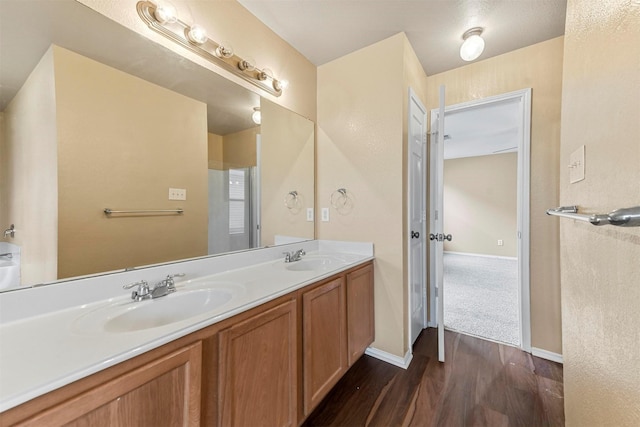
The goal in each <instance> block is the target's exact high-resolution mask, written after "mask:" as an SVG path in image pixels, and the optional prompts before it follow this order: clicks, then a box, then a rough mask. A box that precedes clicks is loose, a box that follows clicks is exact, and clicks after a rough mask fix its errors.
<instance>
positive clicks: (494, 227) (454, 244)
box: [444, 153, 518, 257]
mask: <svg viewBox="0 0 640 427" xmlns="http://www.w3.org/2000/svg"><path fill="white" fill-rule="evenodd" d="M517 169H518V154H517V153H505V154H494V155H491V156H479V157H465V158H460V159H449V160H445V161H444V229H445V230H446V232H447V233H450V234H451V235H453V237H454V238H453V240H452V241H451V242H445V244H444V250H445V251H453V252H466V253H474V254H482V255H495V256H508V257H516V256H518V248H517V239H516V237H517V236H516V232H517V230H518V228H517V222H518V221H517V220H518V217H517V207H518V201H517V196H518V188H517V185H516V184H517V182H516V181H517V178H518V171H517ZM498 240H502V241H503V243H504V246H498Z"/></svg>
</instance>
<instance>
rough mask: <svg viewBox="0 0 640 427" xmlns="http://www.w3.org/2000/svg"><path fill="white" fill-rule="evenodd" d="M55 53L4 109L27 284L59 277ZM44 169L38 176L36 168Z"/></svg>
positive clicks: (14, 215)
mask: <svg viewBox="0 0 640 427" xmlns="http://www.w3.org/2000/svg"><path fill="white" fill-rule="evenodd" d="M53 67H54V65H53V51H52V50H51V49H49V50H48V51H47V52H46V53H45V55H44V56H43V57H42V59H41V60H40V62H39V63H38V65H37V66H36V67H35V69H34V70H33V71H32V72H31V75H30V76H29V77H28V79H27V81H26V82H25V83H24V85H23V87H22V88H21V89H20V91H19V92H18V93H17V95H16V96H15V98H14V99H13V100H12V101H11V103H10V104H9V105H8V106H7V108H6V109H5V111H4V120H5V134H4V135H5V138H4V149H3V158H4V160H3V162H2V167H3V168H5V167H6V170H5V171H4V174H5V175H4V177H6V182H5V183H4V184H5V185H6V187H5V194H4V196H6V198H5V197H3V198H2V200H3V201H6V205H7V206H5V209H6V217H5V221H6V222H8V224H5V223H2V224H0V228H2V229H3V230H4V229H5V228H8V226H9V224H11V223H13V224H15V226H16V233H15V238H8V239H5V241H7V242H10V243H14V244H16V245H19V246H20V249H21V257H20V270H21V271H20V274H21V281H22V283H24V284H35V283H42V282H46V281H50V280H55V279H56V275H57V264H56V259H57V223H58V191H57V185H56V182H57V174H58V168H57V163H56V157H57V145H56V136H55V135H56V105H55V85H54V78H53ZM34 170H37V171H38V173H37V174H34V173H33V171H34Z"/></svg>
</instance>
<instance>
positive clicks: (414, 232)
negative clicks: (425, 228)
mask: <svg viewBox="0 0 640 427" xmlns="http://www.w3.org/2000/svg"><path fill="white" fill-rule="evenodd" d="M411 238H412V239H419V238H420V233H419V232H418V231H412V232H411Z"/></svg>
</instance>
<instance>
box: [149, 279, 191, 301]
mask: <svg viewBox="0 0 640 427" xmlns="http://www.w3.org/2000/svg"><path fill="white" fill-rule="evenodd" d="M183 276H184V273H179V274H169V275H167V278H166V279H164V280H163V281H161V282H160V283H158V284H157V285H155V286H154V287H153V290H152V291H151V298H160V297H163V296H165V295H169V294H170V293H172V292H175V291H176V283H175V282H174V281H173V278H174V277H183Z"/></svg>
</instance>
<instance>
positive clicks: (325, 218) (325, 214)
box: [322, 208, 329, 222]
mask: <svg viewBox="0 0 640 427" xmlns="http://www.w3.org/2000/svg"><path fill="white" fill-rule="evenodd" d="M322 222H329V208H322Z"/></svg>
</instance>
